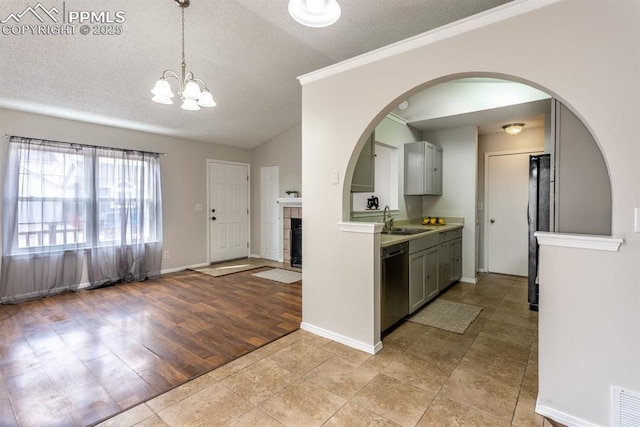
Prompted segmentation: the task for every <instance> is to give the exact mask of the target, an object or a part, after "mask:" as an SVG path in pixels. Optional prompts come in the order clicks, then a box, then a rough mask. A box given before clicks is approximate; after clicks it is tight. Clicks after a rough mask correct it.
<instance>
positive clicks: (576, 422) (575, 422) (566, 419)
mask: <svg viewBox="0 0 640 427" xmlns="http://www.w3.org/2000/svg"><path fill="white" fill-rule="evenodd" d="M536 413H537V414H540V415H542V416H543V417H547V418H550V419H552V420H553V421H557V422H559V423H561V424H564V425H566V426H569V427H598V424H593V423H590V422H589V421H585V420H583V419H580V418H578V417H574V416H573V415H569V414H566V413H564V412H562V411H558V410H557V409H553V408H550V407H548V406H545V405H541V404H540V402H538V401H536Z"/></svg>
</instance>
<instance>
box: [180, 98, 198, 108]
mask: <svg viewBox="0 0 640 427" xmlns="http://www.w3.org/2000/svg"><path fill="white" fill-rule="evenodd" d="M180 108H182V109H183V110H187V111H198V110H199V109H200V107H199V106H198V102H197V101H196V100H195V99H189V98H185V100H184V101H182V105H181V106H180Z"/></svg>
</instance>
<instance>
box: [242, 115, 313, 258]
mask: <svg viewBox="0 0 640 427" xmlns="http://www.w3.org/2000/svg"><path fill="white" fill-rule="evenodd" d="M301 138H302V136H301V127H300V125H296V126H294V127H292V128H291V129H289V130H287V131H285V132H283V133H282V134H280V135H278V136H276V137H275V138H273V139H271V140H269V141H267V142H265V143H264V144H262V145H260V146H259V147H257V148H255V149H253V151H252V153H251V170H252V171H253V172H252V175H253V178H252V180H251V254H253V255H256V256H259V255H260V235H261V234H260V168H262V167H265V166H279V168H280V169H279V173H280V175H279V178H280V196H279V197H291V196H287V195H286V193H285V192H286V191H289V190H291V191H300V192H301V191H302V142H301ZM299 195H300V196H303V194H302V193H300V194H299ZM303 211H304V209H303Z"/></svg>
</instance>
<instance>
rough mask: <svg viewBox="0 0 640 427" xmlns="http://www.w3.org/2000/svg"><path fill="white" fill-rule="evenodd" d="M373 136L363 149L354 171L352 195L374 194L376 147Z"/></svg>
mask: <svg viewBox="0 0 640 427" xmlns="http://www.w3.org/2000/svg"><path fill="white" fill-rule="evenodd" d="M373 135H374V134H371V136H370V137H369V139H367V142H366V143H365V144H364V147H362V151H361V152H360V157H358V162H357V163H356V167H355V169H354V170H353V179H352V180H351V192H352V193H372V192H373V191H374V190H375V159H376V145H375V143H374V140H373V138H374V137H373Z"/></svg>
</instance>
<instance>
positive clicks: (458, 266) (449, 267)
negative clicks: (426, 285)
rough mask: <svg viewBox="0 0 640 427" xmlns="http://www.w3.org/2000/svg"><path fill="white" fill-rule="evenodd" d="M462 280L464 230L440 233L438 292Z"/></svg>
mask: <svg viewBox="0 0 640 427" xmlns="http://www.w3.org/2000/svg"><path fill="white" fill-rule="evenodd" d="M461 278H462V229H461V228H459V229H456V230H451V231H443V232H442V233H440V244H439V245H438V291H442V290H443V289H445V288H446V287H447V286H449V285H450V284H452V283H453V282H455V281H456V280H460V279H461Z"/></svg>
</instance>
